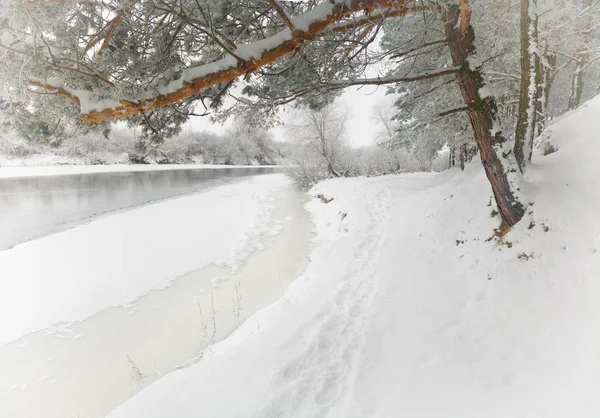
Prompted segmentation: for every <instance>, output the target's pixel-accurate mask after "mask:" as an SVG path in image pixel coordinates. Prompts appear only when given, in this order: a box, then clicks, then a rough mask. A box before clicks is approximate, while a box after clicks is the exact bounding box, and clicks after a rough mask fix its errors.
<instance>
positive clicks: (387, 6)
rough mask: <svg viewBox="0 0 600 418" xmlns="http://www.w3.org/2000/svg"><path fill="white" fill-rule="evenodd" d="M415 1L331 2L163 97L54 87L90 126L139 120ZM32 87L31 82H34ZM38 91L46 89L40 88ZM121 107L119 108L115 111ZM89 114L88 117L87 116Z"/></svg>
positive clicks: (191, 74)
mask: <svg viewBox="0 0 600 418" xmlns="http://www.w3.org/2000/svg"><path fill="white" fill-rule="evenodd" d="M413 2H414V0H328V1H323V2H321V3H319V4H318V5H316V6H315V7H313V8H312V9H311V10H309V11H307V12H306V13H304V14H301V15H298V16H296V17H294V18H291V23H292V26H293V27H294V30H293V31H292V30H290V29H289V27H286V28H285V29H283V30H282V31H280V32H278V33H276V34H274V35H273V36H270V37H267V38H265V39H261V40H259V41H256V42H253V43H250V44H245V45H238V47H237V49H236V55H237V56H238V57H239V58H240V59H237V60H236V59H235V58H234V57H232V56H226V57H225V58H223V59H220V60H217V61H214V62H211V63H208V64H204V65H200V66H197V67H191V68H187V69H185V70H184V71H183V74H182V76H181V78H179V79H176V80H173V81H171V82H170V83H169V84H167V85H166V86H164V87H162V88H160V89H159V90H158V93H155V94H151V93H148V92H139V93H138V95H137V97H134V98H122V99H119V100H102V99H101V98H99V97H98V95H97V94H90V92H87V91H85V92H84V93H85V94H84V95H83V96H81V95H79V94H78V92H81V90H77V91H75V90H71V91H69V90H68V89H67V88H65V87H64V86H61V87H60V88H56V87H55V86H50V89H49V90H50V91H52V92H56V93H57V94H60V95H62V96H65V97H67V98H68V99H70V100H72V101H75V100H74V98H73V97H72V96H73V95H75V96H76V97H77V100H78V101H79V103H80V105H81V118H82V120H83V121H84V122H85V123H93V124H98V123H100V122H102V121H105V120H109V119H114V118H124V117H128V116H134V115H137V114H139V113H143V112H146V111H149V110H152V109H156V108H161V107H165V106H169V105H171V104H173V103H180V102H181V101H183V100H185V99H188V98H190V97H193V96H195V95H197V94H199V93H200V92H201V91H202V90H204V89H206V88H209V87H211V86H214V85H216V84H219V83H228V82H230V81H231V80H233V79H235V78H237V77H240V76H243V75H246V74H249V73H252V72H253V71H256V70H257V69H259V68H260V67H263V66H265V65H269V64H271V63H273V62H275V61H276V60H278V59H279V58H282V57H284V56H286V55H287V54H289V53H291V52H293V51H294V50H296V49H297V48H298V47H300V46H301V45H303V44H305V43H308V42H310V41H312V40H314V39H317V38H319V37H320V36H324V35H326V29H327V28H329V27H331V26H332V25H333V24H335V23H337V22H340V21H342V20H343V19H345V18H348V17H351V16H352V14H353V13H356V12H364V11H365V10H367V11H371V10H372V11H377V10H380V11H385V10H396V9H397V10H406V6H407V5H409V4H411V3H413ZM30 84H31V82H30ZM36 86H37V87H44V84H43V83H37V84H36ZM105 91H110V89H109V90H105ZM114 103H117V104H118V105H116V106H115V105H114ZM86 110H87V111H88V112H86Z"/></svg>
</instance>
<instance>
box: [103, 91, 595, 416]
mask: <svg viewBox="0 0 600 418" xmlns="http://www.w3.org/2000/svg"><path fill="white" fill-rule="evenodd" d="M598 114H600V99H599V98H596V99H594V100H593V101H591V102H589V103H588V104H587V105H585V106H583V107H581V108H580V109H579V110H577V111H575V112H572V113H570V114H568V115H567V116H566V117H564V118H562V119H561V120H559V121H557V122H556V123H555V124H554V125H553V126H552V127H551V128H550V129H549V130H548V131H547V133H546V134H545V135H544V137H543V139H542V141H541V143H540V145H539V147H538V149H536V155H535V156H534V163H533V164H532V165H531V166H530V167H529V169H528V172H527V174H526V176H525V179H524V181H523V184H522V187H521V194H522V201H523V202H527V203H529V204H530V205H529V206H528V215H527V216H526V219H524V220H523V221H522V222H520V223H519V224H518V225H517V226H516V227H515V228H514V229H513V230H512V231H510V233H509V234H508V235H507V236H505V237H504V238H503V239H502V240H498V239H497V238H494V229H495V228H497V227H498V225H499V218H498V216H494V215H495V213H494V207H493V206H492V204H491V193H490V190H489V185H488V183H487V181H486V179H485V176H484V173H483V171H482V169H481V167H480V165H479V164H478V163H474V164H472V165H471V166H470V167H468V169H467V170H466V171H465V172H459V171H455V170H454V171H450V172H445V173H441V174H409V175H401V176H388V177H381V178H372V179H366V178H359V179H336V180H331V181H327V182H325V183H322V184H319V185H318V186H317V187H315V189H314V190H313V193H314V194H315V195H316V194H317V193H320V194H323V195H325V196H327V197H329V198H331V197H333V198H334V200H333V201H332V202H331V203H329V204H325V203H323V202H322V201H320V200H318V199H315V200H314V201H313V202H311V203H310V204H309V206H308V209H309V211H310V212H311V213H312V214H313V216H314V218H315V224H316V225H317V232H318V233H319V238H320V240H319V243H318V244H317V246H316V248H315V250H314V251H313V253H312V257H311V263H310V265H309V267H308V269H307V270H306V272H305V274H304V275H303V277H301V278H300V279H299V280H297V281H296V282H295V283H294V284H293V285H292V286H291V287H290V289H289V290H288V292H287V293H286V295H285V298H284V299H283V300H282V301H280V302H278V303H276V304H274V305H272V306H270V307H268V308H266V309H264V310H262V311H261V312H259V313H258V314H256V315H255V316H254V317H252V318H250V319H249V320H247V321H246V323H245V324H244V325H243V326H242V327H241V328H240V329H238V330H237V331H236V332H235V333H234V334H233V335H232V336H231V337H229V338H228V339H226V340H225V341H223V342H221V343H219V344H217V345H215V346H213V347H212V348H211V349H210V350H209V351H208V352H207V353H206V354H207V355H205V356H203V359H202V361H200V362H199V363H198V364H196V365H194V366H192V367H190V368H188V369H185V370H181V371H177V372H175V373H172V374H170V375H168V376H166V377H164V378H163V379H161V380H159V381H158V382H156V383H155V384H153V385H151V386H150V387H148V388H146V389H145V390H143V391H142V392H140V393H139V394H138V395H136V396H135V397H134V398H132V399H131V400H129V401H128V402H127V403H125V404H124V405H123V406H122V407H120V408H118V409H117V410H115V411H113V413H112V414H111V415H110V418H134V417H139V418H142V417H143V418H159V417H160V418H166V417H173V416H176V417H179V418H186V417H196V416H198V414H201V415H203V416H219V417H249V416H253V417H392V416H406V417H431V418H433V417H435V418H437V417H441V416H446V417H462V418H471V417H472V418H480V417H488V418H490V417H498V418H505V417H533V416H539V417H545V418H549V417H557V418H559V417H560V418H563V417H566V416H574V417H597V416H598V415H600V398H599V397H598V396H597V388H598V387H600V355H599V353H600V326H598V324H599V321H600V280H599V278H600V274H599V269H600V252H599V251H598V250H599V249H600V217H599V216H598V209H597V208H598V206H599V204H600V188H598V184H597V182H598V179H599V178H600V165H599V164H598V158H599V157H598V156H599V155H600V141H598V134H597V132H598V118H597V115H598ZM548 144H551V145H552V149H554V150H556V152H554V153H551V154H549V155H546V156H544V155H543V154H544V153H546V152H547V151H548V150H549V149H550V148H549V147H548V146H547V145H548ZM544 150H546V152H544ZM258 324H260V326H258Z"/></svg>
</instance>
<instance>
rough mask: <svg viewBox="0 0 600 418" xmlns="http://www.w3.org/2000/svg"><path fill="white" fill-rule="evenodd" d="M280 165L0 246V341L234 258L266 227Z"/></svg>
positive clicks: (280, 180)
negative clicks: (1, 248)
mask: <svg viewBox="0 0 600 418" xmlns="http://www.w3.org/2000/svg"><path fill="white" fill-rule="evenodd" d="M287 185H289V180H287V179H286V178H285V176H283V175H279V174H274V175H262V176H256V177H252V178H251V179H250V180H246V181H242V182H239V183H235V184H230V185H225V186H221V187H218V188H216V189H213V190H210V191H208V192H205V193H202V194H197V195H190V196H185V197H181V198H176V199H172V200H168V201H165V202H161V203H156V204H153V205H150V206H145V207H141V208H138V209H135V210H130V211H127V212H123V213H118V214H115V215H112V216H106V217H103V218H100V219H96V220H93V221H92V222H90V223H87V224H84V225H80V226H78V227H76V228H74V229H71V230H67V231H64V232H60V233H57V234H53V235H48V236H45V237H43V238H40V239H37V240H34V241H29V242H26V243H23V244H20V245H18V246H15V247H14V248H12V249H9V250H6V251H2V252H0V346H2V345H3V344H5V343H7V342H9V341H12V340H15V339H17V338H19V337H21V336H23V335H25V334H28V333H31V332H34V331H38V330H42V329H46V328H48V327H50V326H52V325H55V324H62V325H65V324H69V323H72V322H74V321H80V320H83V319H85V318H88V317H89V316H91V315H94V314H95V313H97V312H100V311H102V310H103V309H106V308H108V307H112V306H121V305H127V304H129V303H131V302H133V301H134V300H136V299H137V298H139V297H140V296H141V295H143V294H146V293H148V292H149V291H150V290H152V289H159V288H163V287H165V286H168V285H169V283H170V282H171V281H172V280H173V279H175V278H176V277H177V276H179V275H181V274H184V273H186V272H189V271H191V270H194V269H198V268H201V267H204V266H207V265H209V264H212V263H218V264H221V265H225V266H229V267H234V268H235V267H236V266H238V265H239V264H240V263H241V262H242V261H243V260H244V259H245V258H246V257H247V256H248V255H249V254H250V253H251V252H252V250H253V249H255V248H256V247H257V245H259V242H260V240H261V239H262V238H263V237H264V236H265V235H266V234H268V233H269V232H270V230H269V227H268V220H269V217H270V213H271V211H272V209H273V206H272V205H271V203H270V202H271V200H272V199H271V198H270V197H269V195H270V194H272V193H273V192H274V191H276V190H279V189H281V188H282V187H284V186H287Z"/></svg>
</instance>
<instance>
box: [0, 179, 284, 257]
mask: <svg viewBox="0 0 600 418" xmlns="http://www.w3.org/2000/svg"><path fill="white" fill-rule="evenodd" d="M276 170H277V168H271V167H235V168H219V169H212V168H200V169H173V170H160V171H136V172H115V173H90V174H67V175H60V176H40V177H23V178H0V251H2V250H5V249H7V248H10V247H12V246H14V245H17V244H20V243H22V242H25V241H29V240H31V239H34V238H38V237H41V236H44V235H47V234H50V233H53V232H57V231H61V230H65V229H68V228H72V227H73V226H76V225H78V224H81V223H83V222H86V221H88V220H90V219H91V218H93V217H96V216H99V215H103V214H106V213H110V212H114V211H118V210H123V209H129V208H133V207H136V206H140V205H143V204H147V203H150V202H154V201H158V200H163V199H168V198H171V197H175V196H179V195H184V194H190V193H196V192H200V191H203V190H206V189H209V188H213V187H215V186H218V185H221V184H226V183H228V182H232V181H235V180H239V179H241V178H243V177H247V176H251V175H256V174H267V173H273V172H276Z"/></svg>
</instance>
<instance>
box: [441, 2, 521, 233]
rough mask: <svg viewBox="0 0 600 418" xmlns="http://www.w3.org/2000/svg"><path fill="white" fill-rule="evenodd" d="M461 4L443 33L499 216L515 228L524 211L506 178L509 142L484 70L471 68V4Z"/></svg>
mask: <svg viewBox="0 0 600 418" xmlns="http://www.w3.org/2000/svg"><path fill="white" fill-rule="evenodd" d="M459 3H460V7H458V6H452V7H450V8H449V9H448V10H445V11H444V12H443V21H444V31H445V33H446V38H447V40H448V46H449V48H450V54H451V56H452V62H453V64H454V65H455V66H456V67H460V68H461V71H460V72H459V73H458V75H457V78H458V85H459V86H460V91H461V93H462V96H463V100H464V103H465V105H467V109H466V112H467V115H468V116H469V120H470V122H471V127H472V128H473V137H474V139H475V142H476V143H477V147H478V148H479V154H480V156H481V162H482V164H483V168H484V170H485V174H486V175H487V178H488V180H489V182H490V184H491V186H492V192H493V194H494V199H495V200H496V204H497V206H498V212H499V213H500V215H501V217H502V220H503V221H504V222H505V223H506V224H507V225H509V226H513V225H514V224H516V223H517V222H519V220H521V218H522V217H523V214H524V209H523V205H522V204H521V203H520V202H519V201H518V200H517V198H516V197H515V195H514V194H513V192H512V190H511V187H510V183H509V181H508V178H507V176H506V170H507V169H510V165H511V162H510V161H509V160H508V158H509V157H510V156H509V155H505V154H504V153H503V152H502V149H501V147H502V145H503V144H504V143H505V141H506V139H505V138H504V137H503V136H502V133H501V132H500V131H499V123H498V121H497V120H496V111H497V108H496V102H495V100H494V98H493V97H492V96H489V95H485V97H482V88H483V86H484V82H483V77H482V75H481V68H480V67H477V68H471V67H470V66H469V62H468V58H469V55H470V54H472V53H474V52H475V47H474V45H473V40H474V39H475V34H474V31H473V27H472V26H471V24H470V18H471V10H470V5H469V4H468V0H459ZM501 159H502V160H503V161H504V164H503V162H502V161H501Z"/></svg>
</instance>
